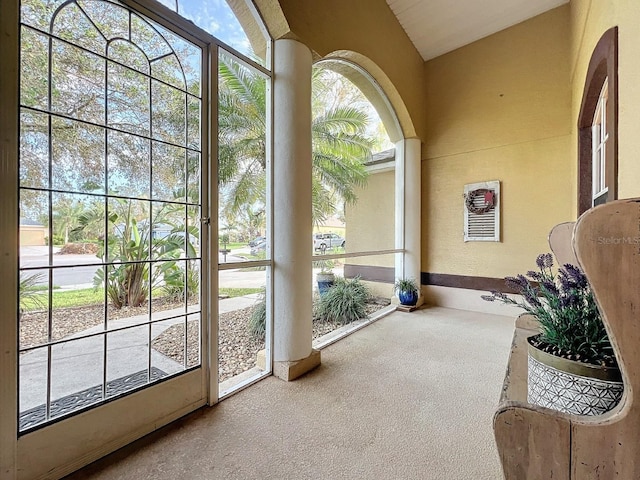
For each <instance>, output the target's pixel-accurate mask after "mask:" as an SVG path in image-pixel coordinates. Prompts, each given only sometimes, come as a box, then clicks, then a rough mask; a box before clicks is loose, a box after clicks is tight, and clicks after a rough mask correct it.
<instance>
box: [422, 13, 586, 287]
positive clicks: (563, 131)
mask: <svg viewBox="0 0 640 480" xmlns="http://www.w3.org/2000/svg"><path fill="white" fill-rule="evenodd" d="M569 45H570V35H569V6H568V5H565V6H563V7H560V8H557V9H554V10H552V11H550V12H547V13H545V14H542V15H540V16H538V17H535V18H533V19H530V20H528V21H526V22H524V23H521V24H519V25H516V26H514V27H511V28H509V29H507V30H503V31H502V32H499V33H497V34H494V35H492V36H490V37H487V38H485V39H482V40H479V41H477V42H475V43H473V44H470V45H468V46H465V47H462V48H460V49H458V50H455V51H453V52H451V53H449V54H446V55H443V56H440V57H438V58H436V59H433V60H431V61H429V62H427V63H426V64H425V74H426V93H427V101H426V112H427V123H426V130H425V132H424V137H423V138H424V144H425V147H424V148H423V164H422V177H423V178H422V185H423V191H422V201H423V204H422V212H423V223H422V239H423V241H422V270H423V271H428V272H432V273H447V274H455V275H470V276H486V277H503V276H505V275H510V274H514V273H519V272H523V271H526V270H529V269H531V268H532V267H534V260H535V257H536V255H537V254H538V253H541V252H545V251H548V245H547V235H548V232H549V230H550V229H551V227H552V226H553V225H555V224H557V223H559V222H563V221H568V220H572V219H574V218H575V213H574V212H575V207H574V205H575V195H574V192H575V183H576V175H575V160H573V159H572V157H571V155H572V154H573V150H572V148H571V142H572V141H573V137H572V135H571V125H572V122H571V90H570V83H569V73H570V68H569V57H570V49H569ZM487 180H500V181H501V182H502V185H501V188H502V198H501V199H500V202H501V208H502V210H501V213H502V241H501V242H500V243H488V242H469V243H465V242H464V241H463V212H464V211H463V209H464V203H463V197H462V194H463V187H464V185H465V184H466V183H475V182H481V181H487Z"/></svg>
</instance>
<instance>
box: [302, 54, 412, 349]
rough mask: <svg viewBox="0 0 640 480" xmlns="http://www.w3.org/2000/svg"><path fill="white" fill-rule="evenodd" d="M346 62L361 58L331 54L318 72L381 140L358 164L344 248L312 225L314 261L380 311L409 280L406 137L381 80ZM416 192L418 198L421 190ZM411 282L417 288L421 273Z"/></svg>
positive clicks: (325, 229)
mask: <svg viewBox="0 0 640 480" xmlns="http://www.w3.org/2000/svg"><path fill="white" fill-rule="evenodd" d="M343 57H358V56H357V55H356V54H353V53H351V54H345V52H342V57H338V56H337V55H332V56H330V57H329V58H326V59H323V60H320V61H319V62H317V63H316V64H315V69H316V70H319V71H321V72H322V71H324V76H325V77H326V79H325V84H326V83H330V84H331V85H332V86H333V89H334V92H333V95H332V97H331V98H332V105H335V104H336V103H338V100H337V99H340V98H345V99H347V102H348V103H349V105H352V106H355V107H362V108H363V109H364V111H365V112H367V113H368V117H369V118H370V120H369V122H370V126H369V127H368V130H369V132H370V133H372V134H373V136H374V137H375V136H376V135H377V136H378V139H377V140H376V141H374V142H373V144H372V146H373V147H374V148H371V149H370V150H369V156H367V157H366V158H362V159H361V160H360V162H361V164H362V167H363V170H364V178H363V181H362V182H361V183H360V184H358V185H357V186H356V188H354V190H353V197H352V198H351V199H349V200H347V201H343V202H342V204H341V205H342V206H343V215H342V216H341V220H342V221H341V222H340V224H339V226H338V228H339V229H340V233H341V235H340V236H339V238H338V241H343V242H344V245H345V246H344V248H343V249H335V248H333V246H332V244H331V243H330V239H329V240H326V239H325V237H326V238H329V237H330V236H331V234H335V232H333V231H332V230H336V227H335V226H331V225H327V224H326V223H319V224H318V223H316V224H314V252H315V254H316V255H319V258H321V259H323V260H320V261H318V260H316V263H315V267H316V268H315V271H316V273H318V272H322V271H323V270H324V269H325V265H324V264H323V262H330V265H331V266H332V267H333V270H334V271H335V273H336V274H337V275H339V276H344V278H345V279H346V280H347V281H348V280H349V279H358V281H359V282H362V283H363V284H364V285H365V286H366V287H367V288H368V289H369V291H370V293H371V294H372V295H373V297H374V300H373V302H372V303H376V304H377V308H378V309H380V308H381V307H382V308H384V305H385V301H384V300H385V299H386V300H387V302H388V299H389V298H391V297H392V295H393V284H394V281H395V280H396V279H397V278H404V277H405V276H407V274H406V272H405V270H404V265H405V261H406V253H407V251H406V250H407V249H406V243H405V234H406V232H405V230H404V226H405V208H404V205H405V200H406V199H405V180H406V179H405V173H406V172H405V161H406V158H405V155H406V150H405V142H404V133H403V127H402V126H401V124H400V121H399V119H398V116H397V114H396V111H395V109H394V108H393V106H392V105H391V101H390V100H389V98H388V96H387V95H386V93H385V91H384V90H383V88H382V87H381V86H380V84H379V83H378V81H377V80H376V79H375V78H374V77H373V76H372V75H371V74H370V73H369V72H368V71H367V70H365V69H364V68H363V67H361V66H360V65H358V64H357V63H355V62H354V61H352V60H351V59H348V58H343ZM361 60H364V59H361ZM378 73H379V74H381V72H378ZM382 78H383V79H384V76H383V77H382ZM335 85H348V86H349V88H350V89H356V92H357V95H353V97H349V96H347V95H345V94H344V93H342V92H340V89H341V88H342V89H345V88H346V87H340V86H339V87H335ZM324 89H325V90H326V86H325V87H324ZM317 90H320V91H322V90H323V88H318V89H317ZM336 90H337V91H336ZM347 90H348V89H347ZM314 99H315V97H314ZM401 109H402V107H401ZM418 156H419V151H418ZM418 163H419V162H418ZM417 190H418V195H419V188H418V189H417ZM419 202H420V200H419V197H418V198H417V199H413V200H412V203H414V204H419ZM323 239H324V240H323ZM323 241H324V242H325V243H326V244H327V246H326V249H322V248H320V249H316V248H315V244H316V243H318V244H322V242H323ZM418 243H419V239H418ZM418 256H419V254H418ZM314 258H316V257H314ZM418 263H419V262H418ZM417 268H418V270H414V271H417V272H419V266H418V267H417ZM413 279H414V280H416V281H417V282H418V284H419V281H420V279H419V274H418V273H415V274H414V276H413ZM317 300H319V301H320V304H321V305H322V304H323V303H326V302H325V301H324V298H323V297H321V298H319V299H317ZM369 310H370V312H369V313H372V312H374V311H375V310H376V307H369ZM321 311H322V310H321ZM318 320H320V321H322V320H323V319H322V318H320V319H318V318H315V319H314V322H315V321H318ZM318 330H320V332H318ZM325 330H326V329H325ZM321 331H322V329H321V328H316V329H314V339H315V343H314V345H321V344H322V341H323V340H322V338H318V334H319V333H321Z"/></svg>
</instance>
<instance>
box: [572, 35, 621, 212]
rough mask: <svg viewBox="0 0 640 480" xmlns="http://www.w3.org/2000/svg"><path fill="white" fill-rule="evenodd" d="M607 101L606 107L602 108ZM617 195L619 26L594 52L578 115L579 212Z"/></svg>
mask: <svg viewBox="0 0 640 480" xmlns="http://www.w3.org/2000/svg"><path fill="white" fill-rule="evenodd" d="M604 98H606V102H603V100H604ZM603 103H604V109H598V107H599V106H602V104H603ZM597 113H599V114H600V115H599V117H600V119H601V120H604V131H603V135H602V136H600V135H599V136H598V142H599V143H600V147H601V148H602V149H603V150H602V151H599V149H598V145H596V139H595V135H594V131H595V130H596V129H595V128H594V124H595V123H596V121H597V119H596V114H597ZM602 140H604V141H602ZM596 154H599V155H601V159H604V168H603V169H601V170H599V171H601V172H603V173H604V182H602V183H599V185H594V180H597V176H598V175H597V174H596V173H595V172H596V167H598V165H597V164H594V160H595V158H594V156H595V155H596ZM596 163H597V162H596ZM599 168H600V167H598V169H599ZM617 198H618V28H617V27H613V28H610V29H609V30H607V31H606V32H605V33H604V34H603V35H602V37H601V38H600V40H599V41H598V43H597V44H596V47H595V49H594V51H593V54H592V55H591V60H590V61H589V67H588V69H587V75H586V80H585V86H584V90H583V95H582V103H581V106H580V113H579V115H578V215H580V214H582V213H583V212H585V211H586V210H588V209H589V208H591V207H592V206H593V205H597V204H600V203H604V202H607V201H611V200H615V199H617Z"/></svg>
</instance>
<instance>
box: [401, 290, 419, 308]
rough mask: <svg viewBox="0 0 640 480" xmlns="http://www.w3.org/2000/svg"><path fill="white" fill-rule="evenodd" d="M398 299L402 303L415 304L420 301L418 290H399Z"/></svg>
mask: <svg viewBox="0 0 640 480" xmlns="http://www.w3.org/2000/svg"><path fill="white" fill-rule="evenodd" d="M398 299H400V304H401V305H407V306H413V305H415V304H416V303H417V302H418V292H405V291H399V292H398Z"/></svg>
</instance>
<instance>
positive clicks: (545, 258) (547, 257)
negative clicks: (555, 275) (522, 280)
mask: <svg viewBox="0 0 640 480" xmlns="http://www.w3.org/2000/svg"><path fill="white" fill-rule="evenodd" d="M536 265H538V268H539V269H540V270H542V269H544V268H551V267H553V255H551V254H550V253H542V254H540V255H538V258H536Z"/></svg>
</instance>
